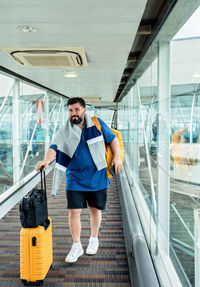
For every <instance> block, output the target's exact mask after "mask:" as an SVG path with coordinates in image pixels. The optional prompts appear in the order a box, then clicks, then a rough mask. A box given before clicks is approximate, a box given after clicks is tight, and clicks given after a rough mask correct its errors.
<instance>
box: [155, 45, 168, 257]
mask: <svg viewBox="0 0 200 287" xmlns="http://www.w3.org/2000/svg"><path fill="white" fill-rule="evenodd" d="M158 102H159V104H158V113H159V121H158V147H157V247H158V250H159V251H160V252H162V254H163V255H164V256H168V255H169V219H170V216H169V206H170V43H169V42H165V43H159V51H158Z"/></svg>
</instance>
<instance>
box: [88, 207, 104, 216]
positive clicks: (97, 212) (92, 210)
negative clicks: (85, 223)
mask: <svg viewBox="0 0 200 287" xmlns="http://www.w3.org/2000/svg"><path fill="white" fill-rule="evenodd" d="M90 212H91V214H92V215H100V214H101V210H99V209H97V208H95V207H90Z"/></svg>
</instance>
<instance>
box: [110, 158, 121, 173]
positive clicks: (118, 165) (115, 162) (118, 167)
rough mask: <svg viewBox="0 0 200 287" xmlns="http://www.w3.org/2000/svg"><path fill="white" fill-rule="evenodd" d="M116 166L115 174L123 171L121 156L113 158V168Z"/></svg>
mask: <svg viewBox="0 0 200 287" xmlns="http://www.w3.org/2000/svg"><path fill="white" fill-rule="evenodd" d="M113 165H114V167H115V173H116V174H117V173H119V172H120V170H122V161H121V159H120V157H119V156H117V157H113V160H112V166H113Z"/></svg>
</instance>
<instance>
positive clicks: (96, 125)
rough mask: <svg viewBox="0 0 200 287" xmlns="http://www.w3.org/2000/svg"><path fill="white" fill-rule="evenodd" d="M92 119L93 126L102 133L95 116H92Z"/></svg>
mask: <svg viewBox="0 0 200 287" xmlns="http://www.w3.org/2000/svg"><path fill="white" fill-rule="evenodd" d="M92 121H93V123H94V124H95V127H96V128H97V129H98V130H99V131H100V132H101V133H102V134H103V132H102V130H101V125H100V123H99V121H98V119H97V117H96V116H94V117H92Z"/></svg>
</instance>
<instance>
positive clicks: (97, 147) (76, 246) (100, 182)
mask: <svg viewBox="0 0 200 287" xmlns="http://www.w3.org/2000/svg"><path fill="white" fill-rule="evenodd" d="M67 106H68V113H69V119H68V120H67V122H66V124H65V125H64V126H63V127H62V128H61V129H60V130H59V132H58V133H57V135H56V136H55V137H54V139H53V142H52V145H51V146H50V148H49V150H48V152H47V154H46V156H45V159H44V160H42V161H39V162H38V163H37V165H36V170H37V171H39V169H40V167H41V166H44V169H46V168H47V167H48V165H49V163H50V162H51V161H52V160H53V159H54V158H55V157H56V161H57V164H58V165H61V166H64V167H67V169H66V196H67V201H68V209H69V226H70V231H71V234H72V238H73V245H72V248H71V251H70V252H69V254H68V255H67V257H66V259H65V261H66V262H69V263H74V262H76V261H77V260H78V258H79V257H80V256H81V255H83V253H84V251H83V248H82V245H81V241H80V234H81V221H80V215H81V210H82V208H87V205H88V206H89V208H90V224H91V236H90V239H89V244H88V247H87V249H86V254H88V255H93V254H96V252H97V250H98V246H99V241H98V232H99V228H100V224H101V218H102V215H101V210H104V209H105V205H106V199H107V187H108V185H109V179H108V177H107V172H106V160H105V148H104V140H105V142H106V143H107V144H110V145H111V149H112V152H113V155H114V156H113V161H112V164H113V165H114V168H115V173H118V172H119V171H120V170H121V169H122V162H121V159H120V155H119V142H118V139H117V138H116V136H115V134H114V133H113V132H112V131H111V130H110V128H109V127H108V126H107V125H106V124H105V123H104V122H103V121H102V120H101V119H98V120H99V122H100V124H101V129H102V132H103V135H102V134H101V132H100V131H99V130H98V129H97V128H96V126H95V125H94V123H93V122H92V120H91V118H89V117H88V116H87V113H86V104H85V101H84V100H83V99H82V98H71V99H69V100H68V103H67Z"/></svg>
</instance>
